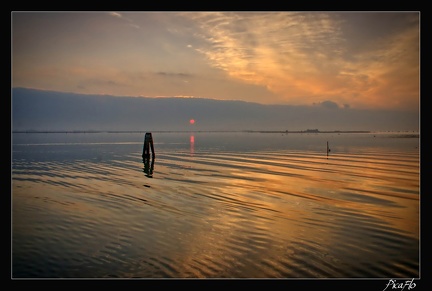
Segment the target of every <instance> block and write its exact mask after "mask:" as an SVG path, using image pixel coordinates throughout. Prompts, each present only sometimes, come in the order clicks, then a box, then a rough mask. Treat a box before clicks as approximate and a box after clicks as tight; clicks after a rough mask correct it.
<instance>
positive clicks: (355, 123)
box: [11, 88, 420, 131]
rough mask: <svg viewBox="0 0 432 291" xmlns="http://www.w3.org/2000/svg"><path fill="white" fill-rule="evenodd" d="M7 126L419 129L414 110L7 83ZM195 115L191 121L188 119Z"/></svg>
mask: <svg viewBox="0 0 432 291" xmlns="http://www.w3.org/2000/svg"><path fill="white" fill-rule="evenodd" d="M11 109H12V131H32V130H34V131H74V130H75V131H243V130H268V131H286V130H288V131H301V130H307V129H318V130H320V131H333V130H335V131H336V130H341V131H349V130H366V131H419V123H420V122H419V117H420V116H419V115H420V114H419V112H418V111H416V112H410V111H396V110H359V109H352V108H341V107H339V106H338V105H337V104H336V103H333V102H323V103H320V104H315V105H313V106H290V105H264V104H260V103H254V102H246V101H229V100H215V99H205V98H180V97H172V98H170V97H164V98H147V97H131V96H110V95H94V94H92V95H90V94H76V93H67V92H56V91H44V90H36V89H29V88H13V89H12V108H11ZM191 119H193V120H195V123H194V124H191V123H190V120H191Z"/></svg>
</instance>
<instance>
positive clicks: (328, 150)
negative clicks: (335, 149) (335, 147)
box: [327, 142, 330, 156]
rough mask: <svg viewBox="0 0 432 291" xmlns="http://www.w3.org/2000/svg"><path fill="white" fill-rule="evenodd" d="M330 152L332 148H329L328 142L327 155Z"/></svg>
mask: <svg viewBox="0 0 432 291" xmlns="http://www.w3.org/2000/svg"><path fill="white" fill-rule="evenodd" d="M329 152H330V148H329V145H328V142H327V156H328V155H329Z"/></svg>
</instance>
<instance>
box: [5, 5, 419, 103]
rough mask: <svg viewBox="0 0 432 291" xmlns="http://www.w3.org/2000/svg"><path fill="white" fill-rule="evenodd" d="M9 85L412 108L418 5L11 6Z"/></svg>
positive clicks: (116, 93)
mask: <svg viewBox="0 0 432 291" xmlns="http://www.w3.org/2000/svg"><path fill="white" fill-rule="evenodd" d="M11 21H12V87H26V88H35V89H41V90H54V91H62V92H73V93H81V94H107V95H114V96H143V97H187V98H210V99H218V100H242V101H249V102H256V103H261V104H281V105H310V106H314V105H317V104H330V105H332V106H337V107H340V108H355V109H366V110H373V109H379V110H409V111H420V12H416V11H413V12H331V11H330V12H329V11H322V12H289V11H288V12H280V11H275V12H255V11H254V12H239V11H237V12H235V11H233V12H229V11H221V12H205V11H204V12H123V11H121V12H110V11H92V12H81V11H80V12H12V13H11Z"/></svg>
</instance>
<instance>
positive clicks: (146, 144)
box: [142, 132, 155, 158]
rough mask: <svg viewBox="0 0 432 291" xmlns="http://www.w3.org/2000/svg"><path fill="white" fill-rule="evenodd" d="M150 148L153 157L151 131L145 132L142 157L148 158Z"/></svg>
mask: <svg viewBox="0 0 432 291" xmlns="http://www.w3.org/2000/svg"><path fill="white" fill-rule="evenodd" d="M150 150H151V152H152V157H153V158H154V157H155V152H154V146H153V136H152V134H151V132H146V134H145V136H144V146H143V153H142V157H143V158H150Z"/></svg>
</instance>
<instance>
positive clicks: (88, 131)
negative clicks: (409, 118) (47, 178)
mask: <svg viewBox="0 0 432 291" xmlns="http://www.w3.org/2000/svg"><path fill="white" fill-rule="evenodd" d="M146 132H158V133H191V132H196V133H198V132H208V133H223V132H233V133H236V132H241V133H285V134H289V133H307V134H319V133H324V134H327V133H401V134H408V133H409V134H413V133H417V134H418V132H416V131H369V130H323V131H318V130H293V131H289V130H153V131H152V130H150V131H149V130H14V131H12V133H146Z"/></svg>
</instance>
